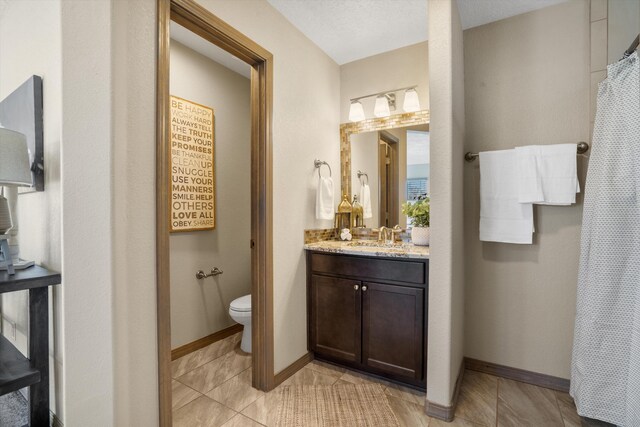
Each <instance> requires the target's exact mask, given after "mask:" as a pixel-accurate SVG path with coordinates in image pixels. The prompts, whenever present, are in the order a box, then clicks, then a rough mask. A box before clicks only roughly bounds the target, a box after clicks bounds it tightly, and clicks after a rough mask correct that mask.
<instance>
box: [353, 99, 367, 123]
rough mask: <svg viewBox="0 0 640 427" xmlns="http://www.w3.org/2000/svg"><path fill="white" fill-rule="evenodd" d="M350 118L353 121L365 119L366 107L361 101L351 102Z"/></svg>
mask: <svg viewBox="0 0 640 427" xmlns="http://www.w3.org/2000/svg"><path fill="white" fill-rule="evenodd" d="M349 120H351V121H352V122H359V121H361V120H364V109H363V108H362V104H361V103H360V101H352V102H351V106H349Z"/></svg>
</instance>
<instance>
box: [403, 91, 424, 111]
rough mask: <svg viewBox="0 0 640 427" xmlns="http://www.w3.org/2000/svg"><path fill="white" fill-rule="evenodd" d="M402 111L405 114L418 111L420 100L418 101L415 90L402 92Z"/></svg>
mask: <svg viewBox="0 0 640 427" xmlns="http://www.w3.org/2000/svg"><path fill="white" fill-rule="evenodd" d="M402 109H403V110H404V111H405V112H406V113H413V112H415V111H419V110H420V100H419V99H418V92H416V89H415V88H411V89H407V90H406V91H405V92H404V102H403V103H402Z"/></svg>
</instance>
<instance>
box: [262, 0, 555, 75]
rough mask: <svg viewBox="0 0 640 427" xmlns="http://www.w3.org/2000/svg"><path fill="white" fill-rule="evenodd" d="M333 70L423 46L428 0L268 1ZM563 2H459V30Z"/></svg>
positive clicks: (503, 0) (541, 0) (493, 0)
mask: <svg viewBox="0 0 640 427" xmlns="http://www.w3.org/2000/svg"><path fill="white" fill-rule="evenodd" d="M268 1H269V3H271V5H272V6H273V7H275V8H276V9H277V10H278V11H279V12H280V13H282V14H283V15H284V16H285V17H286V18H287V19H288V20H289V21H290V22H291V23H292V24H293V25H294V26H295V27H296V28H298V29H299V30H300V31H301V32H302V33H304V34H305V35H306V36H307V37H308V38H309V39H311V40H312V41H313V42H314V43H315V44H316V45H318V46H319V47H320V48H321V49H322V50H323V51H324V52H326V53H327V55H329V56H330V57H331V58H333V60H334V61H336V62H337V63H338V64H345V63H347V62H351V61H355V60H358V59H362V58H366V57H368V56H372V55H377V54H379V53H383V52H387V51H390V50H394V49H398V48H401V47H404V46H409V45H412V44H415V43H420V42H423V41H425V40H427V0H313V1H310V0H268ZM563 1H566V0H458V7H459V9H460V19H461V20H462V26H463V28H464V29H467V28H473V27H477V26H478V25H483V24H487V23H489V22H494V21H498V20H500V19H505V18H509V17H511V16H515V15H519V14H522V13H526V12H530V11H532V10H536V9H541V8H543V7H546V6H551V5H554V4H558V3H562V2H563Z"/></svg>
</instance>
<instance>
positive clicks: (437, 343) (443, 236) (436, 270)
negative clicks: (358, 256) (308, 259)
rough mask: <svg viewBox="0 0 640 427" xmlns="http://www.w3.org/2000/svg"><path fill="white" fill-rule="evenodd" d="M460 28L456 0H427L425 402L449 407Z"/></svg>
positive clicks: (456, 304) (455, 301)
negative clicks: (428, 231) (428, 199)
mask: <svg viewBox="0 0 640 427" xmlns="http://www.w3.org/2000/svg"><path fill="white" fill-rule="evenodd" d="M463 62H464V61H463V57H462V28H461V25H460V16H459V13H458V9H457V2H456V1H455V0H446V1H443V0H429V64H430V65H429V76H430V77H429V78H430V79H429V85H430V87H431V93H430V104H431V125H430V129H431V146H430V156H431V257H430V260H429V332H428V337H429V342H428V360H427V378H429V381H428V382H427V400H428V401H429V402H432V403H435V404H438V405H443V406H449V405H451V403H452V398H453V392H454V387H455V382H456V379H457V377H458V372H459V369H460V364H461V362H462V358H463V339H464V337H463V332H464V331H463V319H464V307H463V303H464V269H465V265H464V263H463V254H462V245H463V241H462V237H463V232H464V229H463V221H462V213H463V210H464V203H463V194H462V190H463V189H462V179H461V178H462V156H463V154H462V153H463V150H462V148H463V147H462V145H463V141H464V135H465V112H464V87H465V82H464V78H463V75H464V63H463Z"/></svg>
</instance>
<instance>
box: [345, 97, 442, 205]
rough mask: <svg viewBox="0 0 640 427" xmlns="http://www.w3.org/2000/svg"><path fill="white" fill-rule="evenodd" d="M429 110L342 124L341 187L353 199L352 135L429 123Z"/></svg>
mask: <svg viewBox="0 0 640 427" xmlns="http://www.w3.org/2000/svg"><path fill="white" fill-rule="evenodd" d="M429 122H430V114H429V110H420V111H416V112H414V113H402V114H395V115H393V116H389V117H374V118H371V119H366V120H362V121H359V122H353V123H342V124H341V125H340V188H341V190H342V194H346V195H347V196H348V197H349V200H351V197H352V195H351V135H352V134H356V133H364V132H375V131H381V130H387V129H395V128H403V127H408V126H416V125H424V124H427V125H428V124H429Z"/></svg>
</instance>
